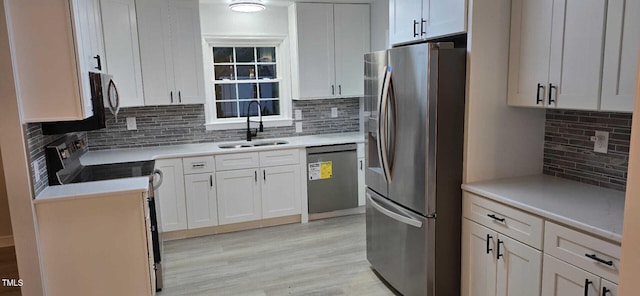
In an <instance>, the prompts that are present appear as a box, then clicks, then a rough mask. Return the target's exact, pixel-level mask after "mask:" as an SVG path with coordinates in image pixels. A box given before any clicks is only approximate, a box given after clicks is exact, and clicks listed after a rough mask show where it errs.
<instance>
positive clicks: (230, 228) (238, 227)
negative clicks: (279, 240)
mask: <svg viewBox="0 0 640 296" xmlns="http://www.w3.org/2000/svg"><path fill="white" fill-rule="evenodd" d="M300 221H302V220H301V215H292V216H285V217H278V218H269V219H262V220H256V221H249V222H240V223H234V224H226V225H219V226H212V227H204V228H198V229H187V230H176V231H169V232H163V233H162V241H165V242H166V241H172V240H178V239H184V238H192V237H198V236H205V235H212V234H222V233H228V232H236V231H242V230H249V229H257V228H264V227H271V226H278V225H285V224H293V223H300Z"/></svg>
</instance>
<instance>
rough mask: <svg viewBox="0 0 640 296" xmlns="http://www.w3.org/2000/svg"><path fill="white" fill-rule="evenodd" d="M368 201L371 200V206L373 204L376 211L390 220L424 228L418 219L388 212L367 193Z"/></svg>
mask: <svg viewBox="0 0 640 296" xmlns="http://www.w3.org/2000/svg"><path fill="white" fill-rule="evenodd" d="M367 199H368V200H369V204H371V206H373V208H374V209H376V210H378V211H379V212H380V213H382V214H384V215H385V216H387V217H389V218H391V219H393V220H396V221H398V222H402V223H404V224H407V225H411V226H413V227H416V228H420V227H422V222H421V221H418V220H416V219H413V218H410V217H407V216H404V215H401V214H398V213H396V212H393V211H391V210H388V209H387V208H385V207H384V206H382V205H381V204H379V203H377V202H376V201H375V200H374V199H373V197H372V196H371V195H370V194H368V193H367Z"/></svg>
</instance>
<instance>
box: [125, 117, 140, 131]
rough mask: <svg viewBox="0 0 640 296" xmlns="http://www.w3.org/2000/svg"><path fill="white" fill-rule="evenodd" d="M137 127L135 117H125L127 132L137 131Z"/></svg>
mask: <svg viewBox="0 0 640 296" xmlns="http://www.w3.org/2000/svg"><path fill="white" fill-rule="evenodd" d="M137 129H138V125H137V123H136V118H135V117H127V130H130V131H131V130H137Z"/></svg>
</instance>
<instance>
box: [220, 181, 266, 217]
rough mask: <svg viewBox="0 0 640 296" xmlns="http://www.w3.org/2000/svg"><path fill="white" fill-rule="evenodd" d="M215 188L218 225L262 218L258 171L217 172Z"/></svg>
mask: <svg viewBox="0 0 640 296" xmlns="http://www.w3.org/2000/svg"><path fill="white" fill-rule="evenodd" d="M216 187H217V192H218V221H219V224H220V225H224V224H230V223H238V222H246V221H253V220H260V219H261V218H262V207H261V203H260V183H258V169H246V170H235V171H226V172H217V173H216Z"/></svg>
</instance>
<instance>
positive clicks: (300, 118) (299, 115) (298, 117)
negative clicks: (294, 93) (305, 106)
mask: <svg viewBox="0 0 640 296" xmlns="http://www.w3.org/2000/svg"><path fill="white" fill-rule="evenodd" d="M295 114H296V117H295V118H296V120H302V110H300V109H298V110H296V111H295Z"/></svg>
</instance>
